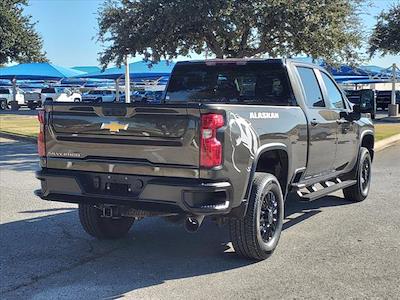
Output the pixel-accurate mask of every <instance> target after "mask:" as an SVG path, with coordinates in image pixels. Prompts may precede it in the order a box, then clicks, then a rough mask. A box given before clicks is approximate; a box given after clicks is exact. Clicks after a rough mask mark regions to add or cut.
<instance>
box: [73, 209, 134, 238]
mask: <svg viewBox="0 0 400 300" xmlns="http://www.w3.org/2000/svg"><path fill="white" fill-rule="evenodd" d="M101 213H102V211H101V210H100V209H98V208H97V207H96V206H94V205H90V204H79V220H80V221H81V224H82V227H83V229H84V230H85V231H86V232H87V233H88V234H90V235H91V236H93V237H95V238H98V239H119V238H122V237H124V236H125V235H126V234H127V233H128V231H129V229H130V228H131V226H132V224H133V222H134V218H128V217H121V218H118V219H112V218H105V217H102V215H101Z"/></svg>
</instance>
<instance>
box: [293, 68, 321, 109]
mask: <svg viewBox="0 0 400 300" xmlns="http://www.w3.org/2000/svg"><path fill="white" fill-rule="evenodd" d="M297 72H298V73H299V76H300V81H301V84H302V85H303V89H304V96H305V102H306V104H307V106H308V107H309V108H318V107H325V101H324V99H323V96H322V91H321V88H320V86H319V84H318V80H317V77H316V75H315V72H314V69H312V68H309V67H297Z"/></svg>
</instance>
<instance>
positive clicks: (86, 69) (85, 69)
mask: <svg viewBox="0 0 400 300" xmlns="http://www.w3.org/2000/svg"><path fill="white" fill-rule="evenodd" d="M71 69H74V70H77V71H81V72H85V73H95V72H100V71H101V69H100V68H99V67H96V66H76V67H72V68H71Z"/></svg>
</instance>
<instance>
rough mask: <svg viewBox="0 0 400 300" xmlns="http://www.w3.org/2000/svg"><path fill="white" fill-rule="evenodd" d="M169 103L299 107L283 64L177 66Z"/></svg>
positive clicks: (168, 97) (170, 86)
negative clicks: (296, 105)
mask: <svg viewBox="0 0 400 300" xmlns="http://www.w3.org/2000/svg"><path fill="white" fill-rule="evenodd" d="M165 101H166V102H168V103H174V102H175V103H176V102H178V103H180V102H206V103H240V104H268V105H285V106H287V105H295V104H296V103H295V100H294V97H293V96H292V93H291V89H290V86H289V81H288V78H287V74H286V70H285V69H284V67H283V66H282V65H281V64H272V63H247V64H244V65H238V64H232V63H230V64H216V65H205V64H187V65H177V66H176V67H175V69H174V71H173V74H172V76H171V79H170V83H169V85H168V88H167V92H166V97H165Z"/></svg>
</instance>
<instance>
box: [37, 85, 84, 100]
mask: <svg viewBox="0 0 400 300" xmlns="http://www.w3.org/2000/svg"><path fill="white" fill-rule="evenodd" d="M41 100H42V103H43V102H44V101H46V100H47V101H59V102H79V101H81V100H82V96H81V94H79V93H76V92H73V91H71V90H70V89H68V88H64V87H49V88H44V89H42V91H41Z"/></svg>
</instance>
